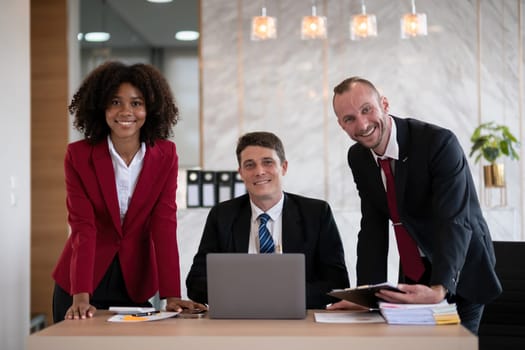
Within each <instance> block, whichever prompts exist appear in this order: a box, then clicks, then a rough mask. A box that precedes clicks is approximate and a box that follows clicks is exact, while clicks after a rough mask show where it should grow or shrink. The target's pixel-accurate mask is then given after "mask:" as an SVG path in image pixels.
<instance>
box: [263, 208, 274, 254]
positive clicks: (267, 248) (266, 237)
mask: <svg viewBox="0 0 525 350" xmlns="http://www.w3.org/2000/svg"><path fill="white" fill-rule="evenodd" d="M269 219H270V216H269V215H268V214H266V213H262V214H261V215H259V253H261V254H263V253H273V252H274V251H275V247H274V244H273V239H272V235H271V234H270V231H268V227H266V223H267V222H268V220H269Z"/></svg>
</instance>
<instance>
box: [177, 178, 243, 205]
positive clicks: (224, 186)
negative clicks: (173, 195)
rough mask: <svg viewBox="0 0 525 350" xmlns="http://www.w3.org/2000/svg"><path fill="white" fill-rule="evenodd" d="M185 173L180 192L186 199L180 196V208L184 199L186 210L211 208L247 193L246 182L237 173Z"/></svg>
mask: <svg viewBox="0 0 525 350" xmlns="http://www.w3.org/2000/svg"><path fill="white" fill-rule="evenodd" d="M185 172H186V174H185V175H184V176H181V175H182V174H179V179H181V180H182V179H184V180H186V181H185V184H182V182H183V181H179V191H178V192H179V193H181V192H184V193H185V196H184V198H180V197H181V196H178V199H177V203H179V206H181V202H182V199H183V200H184V202H185V204H186V205H185V207H186V208H210V207H213V206H214V205H216V204H218V203H220V202H224V201H227V200H229V199H232V198H235V197H238V196H241V195H243V194H245V193H246V187H245V186H244V182H243V181H242V179H241V178H240V176H239V174H238V173H237V171H233V170H220V171H214V170H201V169H188V170H186V171H185ZM179 199H181V200H179ZM182 207H184V206H182Z"/></svg>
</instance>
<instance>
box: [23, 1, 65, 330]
mask: <svg viewBox="0 0 525 350" xmlns="http://www.w3.org/2000/svg"><path fill="white" fill-rule="evenodd" d="M67 24H68V11H67V0H40V1H39V0H32V1H31V313H44V314H45V315H46V317H47V321H48V324H50V323H51V322H52V300H51V299H52V292H53V280H52V278H51V272H52V269H53V267H54V265H55V263H56V261H57V258H58V256H59V254H60V252H61V250H62V247H63V245H64V242H65V239H66V238H67V221H66V215H67V214H66V208H65V185H64V166H63V160H64V152H65V149H66V146H67V143H68V115H67V103H68V50H67V47H68V45H67V28H68V26H67Z"/></svg>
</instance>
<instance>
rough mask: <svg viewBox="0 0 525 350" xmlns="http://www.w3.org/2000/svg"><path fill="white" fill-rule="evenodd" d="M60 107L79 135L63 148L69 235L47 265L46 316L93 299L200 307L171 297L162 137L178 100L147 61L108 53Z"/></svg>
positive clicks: (176, 292) (172, 185) (174, 276)
mask: <svg viewBox="0 0 525 350" xmlns="http://www.w3.org/2000/svg"><path fill="white" fill-rule="evenodd" d="M69 111H70V113H71V114H72V115H74V118H75V120H74V126H75V127H76V128H77V129H78V130H79V131H80V132H81V133H82V134H83V135H84V139H83V140H81V141H77V142H74V143H71V144H70V145H69V146H68V149H67V153H66V157H65V179H66V191H67V201H66V204H67V209H68V222H69V226H70V230H71V233H70V236H69V238H68V240H67V242H66V244H65V247H64V250H63V252H62V254H61V256H60V258H59V260H58V263H57V265H56V267H55V270H54V271H53V278H54V280H55V282H56V285H55V291H54V295H53V318H54V321H55V322H58V321H61V320H63V319H64V318H65V319H84V318H87V317H92V316H93V315H94V313H95V311H96V309H97V308H99V309H107V308H108V307H109V306H150V304H149V302H148V299H149V298H151V297H152V296H153V295H154V294H155V293H156V292H157V291H158V292H159V294H160V297H161V298H166V302H167V303H166V309H167V310H175V311H180V310H181V309H182V308H188V309H193V308H204V305H201V304H198V303H193V302H192V301H189V300H181V299H180V272H179V256H178V247H177V236H176V229H177V215H176V214H177V206H176V203H175V191H176V188H177V170H178V158H177V153H176V149H175V144H174V143H173V142H171V141H168V140H167V138H168V137H169V136H170V134H171V128H172V127H173V126H174V125H175V124H176V123H177V120H178V108H177V107H176V105H175V103H174V99H173V96H172V93H171V90H170V88H169V85H168V83H167V82H166V80H165V79H164V77H163V76H162V75H161V74H160V73H159V71H157V70H156V69H155V68H153V67H152V66H150V65H145V64H135V65H131V66H127V65H124V64H122V63H119V62H108V63H105V64H103V65H101V66H99V67H98V68H96V69H95V70H94V71H93V72H91V73H90V74H89V75H88V76H87V77H86V79H85V80H84V82H83V83H82V85H81V86H80V88H79V90H78V91H77V93H76V94H75V95H74V97H73V100H72V102H71V104H70V105H69Z"/></svg>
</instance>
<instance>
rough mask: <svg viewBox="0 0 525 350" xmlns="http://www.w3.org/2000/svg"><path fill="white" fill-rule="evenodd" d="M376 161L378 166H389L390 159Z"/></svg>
mask: <svg viewBox="0 0 525 350" xmlns="http://www.w3.org/2000/svg"><path fill="white" fill-rule="evenodd" d="M377 160H378V162H379V165H381V166H385V165H390V158H384V159H381V158H378V159H377Z"/></svg>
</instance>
